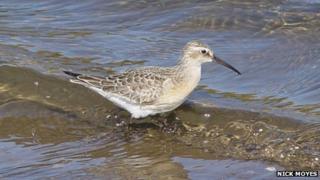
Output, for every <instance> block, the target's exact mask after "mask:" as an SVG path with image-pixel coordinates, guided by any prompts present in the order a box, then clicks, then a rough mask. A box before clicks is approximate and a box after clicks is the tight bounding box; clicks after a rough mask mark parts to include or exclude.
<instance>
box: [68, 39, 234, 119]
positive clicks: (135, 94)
mask: <svg viewBox="0 0 320 180" xmlns="http://www.w3.org/2000/svg"><path fill="white" fill-rule="evenodd" d="M212 61H217V62H218V63H220V64H223V65H225V66H227V67H228V68H231V69H232V70H234V71H236V72H237V73H240V72H239V71H237V70H236V69H235V68H233V67H232V66H231V65H229V64H227V63H225V62H223V61H222V60H221V59H219V58H217V57H215V55H214V54H213V52H212V51H211V50H210V49H209V47H208V46H207V45H205V44H203V43H201V42H198V41H191V42H189V43H188V44H187V45H186V46H185V47H184V48H183V55H182V58H181V59H180V61H179V62H178V63H177V65H176V66H173V67H157V66H153V67H140V68H135V69H129V70H127V71H126V72H124V73H121V74H116V75H110V76H107V77H105V78H104V77H96V76H87V75H81V74H77V73H72V72H68V71H65V73H66V74H68V75H71V76H73V77H74V79H71V82H73V83H77V84H81V85H84V86H86V87H88V88H90V89H92V90H94V91H96V92H98V93H99V94H101V95H102V96H104V97H105V98H107V99H109V100H110V101H112V102H113V103H115V104H117V105H118V106H120V107H122V108H124V109H126V110H128V111H129V112H130V113H131V114H132V117H134V118H141V117H145V116H148V115H152V114H157V113H162V112H167V111H171V110H173V109H175V108H176V107H178V106H179V105H180V104H182V103H183V102H184V100H185V99H186V97H187V96H188V95H189V94H190V93H191V92H192V91H193V89H194V88H195V87H196V86H197V84H198V82H199V80H200V77H201V64H202V63H205V62H212Z"/></svg>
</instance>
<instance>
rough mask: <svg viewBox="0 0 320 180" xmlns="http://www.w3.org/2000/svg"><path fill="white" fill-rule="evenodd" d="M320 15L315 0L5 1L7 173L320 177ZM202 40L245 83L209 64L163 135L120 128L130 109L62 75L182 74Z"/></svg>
mask: <svg viewBox="0 0 320 180" xmlns="http://www.w3.org/2000/svg"><path fill="white" fill-rule="evenodd" d="M319 9H320V3H319V1H315V0H305V1H295V0H289V1H269V2H256V1H245V2H244V1H231V0H228V1H198V2H194V1H175V2H172V1H164V0H162V1H155V2H147V1H108V2H105V1H102V0H93V1H86V2H79V1H75V0H72V1H60V0H49V1H36V0H34V1H31V0H29V1H24V0H22V1H21V0H19V1H18V0H16V1H15V0H10V1H9V0H3V1H1V2H0V65H2V66H1V67H0V77H1V78H0V104H1V105H0V129H1V130H0V177H7V178H17V177H26V176H28V177H30V178H32V179H33V178H34V179H40V178H44V177H53V178H63V177H64V178H65V177H69V178H70V179H71V178H84V179H86V178H90V177H93V178H97V179H104V178H105V177H106V176H107V177H110V178H114V179H126V178H127V179H128V178H143V179H146V178H163V179H167V178H170V177H171V178H175V179H186V178H192V179H197V178H203V179H208V178H209V177H211V176H212V175H213V174H212V172H215V175H217V177H222V178H223V177H224V178H247V177H250V176H251V177H256V178H257V179H259V178H272V177H273V176H272V175H273V171H270V169H273V168H272V167H274V168H275V169H283V168H285V169H295V170H297V168H298V169H319V167H320V162H319V161H320V160H319V158H320V157H319V156H320V145H319V144H320V139H319V137H320V136H319V135H320V129H319V127H320V126H319V125H320V124H319V123H320V84H319V82H320V76H319V72H320V71H319V68H320V67H319V62H320V51H319V49H320V41H319V40H320V39H319V37H320V20H319V19H320V18H319V16H320V11H319ZM193 39H200V40H202V41H204V42H206V43H208V44H209V45H210V46H211V47H212V48H213V49H214V51H215V53H216V54H217V55H218V56H219V57H221V58H222V59H224V60H226V61H227V62H229V63H230V64H232V65H234V66H235V67H237V68H238V69H239V70H240V71H241V72H242V74H243V75H241V76H237V75H235V74H234V73H233V72H231V71H229V70H228V69H225V68H223V67H221V66H218V65H215V64H207V65H205V66H204V68H203V76H202V80H201V84H200V85H199V87H198V88H197V90H196V91H194V92H193V93H192V95H191V96H190V98H189V100H188V102H186V103H185V104H184V105H183V106H181V107H180V108H178V109H177V110H176V111H175V112H174V113H175V114H174V115H173V117H171V116H170V117H168V118H166V119H167V121H168V122H167V124H165V125H163V124H161V123H160V124H159V119H160V120H163V119H161V118H162V117H153V118H147V119H146V120H143V121H138V122H136V123H135V125H134V126H133V127H131V128H129V129H127V128H125V127H122V126H119V124H121V123H122V121H124V122H126V121H128V116H129V115H128V114H127V113H126V112H124V111H121V110H120V109H119V108H117V107H115V106H114V105H112V104H111V103H110V102H108V101H106V100H104V99H102V98H101V97H100V96H98V95H96V94H94V93H93V92H91V91H89V90H87V89H85V88H83V87H79V86H77V85H73V84H70V83H69V82H68V81H67V80H66V77H65V76H64V75H63V74H62V73H61V72H62V70H72V71H76V72H81V73H88V74H95V75H105V74H111V73H115V72H119V71H123V70H125V69H126V68H129V67H135V66H143V65H161V66H169V65H173V64H174V63H175V62H176V59H177V58H178V57H179V55H180V50H181V48H182V47H183V46H184V44H185V43H186V42H188V41H190V40H193ZM8 65H9V66H8ZM83 97H85V98H83ZM248 160H249V161H248ZM215 167H216V168H215ZM222 167H226V168H222ZM268 167H269V168H268ZM213 169H214V170H213ZM211 170H212V171H211ZM209 171H210V172H209Z"/></svg>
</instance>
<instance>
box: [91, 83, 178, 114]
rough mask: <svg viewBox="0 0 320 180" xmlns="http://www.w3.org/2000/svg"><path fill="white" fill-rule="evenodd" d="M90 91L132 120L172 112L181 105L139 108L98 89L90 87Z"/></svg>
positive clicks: (139, 106)
mask: <svg viewBox="0 0 320 180" xmlns="http://www.w3.org/2000/svg"><path fill="white" fill-rule="evenodd" d="M90 89H92V90H94V91H95V92H97V93H99V94H100V95H102V96H103V97H105V98H107V99H108V100H109V101H111V102H113V103H114V104H116V105H117V106H119V107H121V108H123V109H125V110H127V111H128V112H130V113H131V116H132V117H133V118H144V117H147V116H149V115H154V114H158V113H163V112H168V111H172V110H173V109H175V108H177V107H178V106H179V105H180V104H181V103H177V104H170V105H167V104H158V105H143V106H141V105H137V104H133V103H130V102H128V101H126V100H124V98H121V97H119V96H116V95H114V94H111V93H107V92H105V91H103V90H101V89H99V88H95V87H90Z"/></svg>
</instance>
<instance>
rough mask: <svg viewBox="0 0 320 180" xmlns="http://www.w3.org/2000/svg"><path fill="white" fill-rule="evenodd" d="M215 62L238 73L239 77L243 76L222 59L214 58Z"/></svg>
mask: <svg viewBox="0 0 320 180" xmlns="http://www.w3.org/2000/svg"><path fill="white" fill-rule="evenodd" d="M213 60H214V61H216V62H217V63H218V64H221V65H223V66H225V67H227V68H229V69H231V70H232V71H234V72H236V73H237V74H238V75H241V73H240V71H238V70H237V69H236V68H234V67H233V66H231V65H230V64H228V63H226V62H225V61H223V60H222V59H220V58H218V57H217V56H214V58H213Z"/></svg>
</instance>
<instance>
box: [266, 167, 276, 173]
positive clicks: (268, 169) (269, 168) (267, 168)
mask: <svg viewBox="0 0 320 180" xmlns="http://www.w3.org/2000/svg"><path fill="white" fill-rule="evenodd" d="M266 170H267V171H272V172H273V171H276V168H275V167H272V166H270V167H266Z"/></svg>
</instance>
